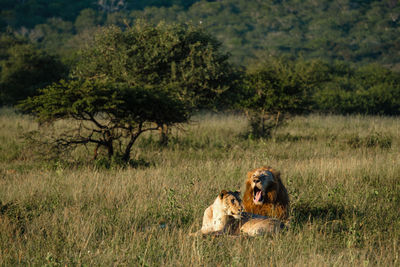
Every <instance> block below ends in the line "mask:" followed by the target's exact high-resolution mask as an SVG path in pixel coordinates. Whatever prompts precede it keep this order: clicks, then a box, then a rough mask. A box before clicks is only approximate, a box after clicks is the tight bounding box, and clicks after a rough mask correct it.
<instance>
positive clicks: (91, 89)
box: [19, 24, 231, 162]
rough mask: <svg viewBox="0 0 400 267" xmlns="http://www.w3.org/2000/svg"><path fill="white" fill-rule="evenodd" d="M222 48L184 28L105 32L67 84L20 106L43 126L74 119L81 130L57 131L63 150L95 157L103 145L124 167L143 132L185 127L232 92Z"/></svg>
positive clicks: (144, 26)
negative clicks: (81, 149)
mask: <svg viewBox="0 0 400 267" xmlns="http://www.w3.org/2000/svg"><path fill="white" fill-rule="evenodd" d="M219 46H220V44H219V43H218V42H217V41H215V40H214V39H213V38H212V37H210V36H209V35H208V34H206V33H204V32H203V31H202V30H201V29H198V28H193V27H190V26H185V25H169V26H166V25H163V24H160V25H159V26H157V27H153V26H150V25H147V24H137V25H136V26H135V27H132V28H127V29H126V30H125V31H123V30H121V29H119V28H117V27H108V28H104V29H101V30H100V31H99V32H98V33H97V34H96V37H95V38H94V41H93V43H91V44H90V45H89V46H88V47H87V48H86V49H84V50H83V51H82V53H81V57H80V60H79V64H78V65H77V66H76V68H75V69H74V71H73V72H72V75H71V78H70V79H69V80H67V81H63V80H62V81H60V82H59V83H55V84H53V85H51V86H48V87H46V88H45V89H42V90H40V94H39V95H37V96H33V97H30V98H28V99H27V100H24V101H22V102H21V104H20V105H19V107H20V108H21V109H22V110H23V111H25V112H31V113H34V114H36V115H37V116H38V118H39V121H40V122H48V123H52V122H54V121H57V120H59V119H72V120H74V121H76V125H75V128H73V129H67V130H66V131H65V132H63V133H59V134H58V137H57V138H56V140H55V142H56V144H57V145H60V146H66V147H69V146H72V145H82V144H84V145H85V144H88V143H94V144H95V145H96V148H95V152H94V156H95V157H96V155H97V150H98V148H101V147H104V148H106V149H107V151H108V157H109V158H111V157H113V156H121V158H122V160H124V161H125V162H126V161H129V159H130V152H131V149H132V146H133V144H134V142H135V141H136V139H137V138H138V137H139V136H140V135H141V134H142V133H143V132H145V131H150V130H155V129H159V128H160V127H162V126H164V125H166V126H169V125H173V124H176V123H182V122H186V121H187V120H188V118H189V117H190V115H191V114H192V112H193V111H194V110H196V109H197V108H199V107H202V106H204V105H205V104H206V103H207V102H209V101H212V100H213V99H214V98H216V96H218V94H220V93H221V92H224V91H225V90H227V89H228V88H229V82H230V80H229V79H228V78H229V76H230V75H231V67H230V65H229V64H228V62H227V59H228V56H227V55H225V54H223V53H221V52H219V50H218V49H219ZM116 148H118V149H119V150H118V151H117V150H116Z"/></svg>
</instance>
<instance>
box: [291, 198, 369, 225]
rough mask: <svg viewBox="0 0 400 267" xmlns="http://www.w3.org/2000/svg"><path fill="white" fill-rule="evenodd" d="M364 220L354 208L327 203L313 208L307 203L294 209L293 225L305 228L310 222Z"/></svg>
mask: <svg viewBox="0 0 400 267" xmlns="http://www.w3.org/2000/svg"><path fill="white" fill-rule="evenodd" d="M353 217H357V218H360V219H361V218H363V217H364V214H363V213H362V212H360V211H358V210H355V209H354V208H346V207H344V206H343V205H340V204H332V203H326V204H321V205H319V206H311V205H310V204H307V203H302V204H300V205H296V206H295V207H293V209H292V221H291V222H292V224H293V225H295V226H303V225H304V224H306V223H309V222H316V221H320V222H324V223H326V222H330V221H345V220H346V219H349V218H353Z"/></svg>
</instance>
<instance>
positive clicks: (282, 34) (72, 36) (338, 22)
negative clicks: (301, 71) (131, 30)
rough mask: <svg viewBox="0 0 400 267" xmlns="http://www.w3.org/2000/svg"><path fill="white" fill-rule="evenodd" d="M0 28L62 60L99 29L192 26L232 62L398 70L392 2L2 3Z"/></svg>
mask: <svg viewBox="0 0 400 267" xmlns="http://www.w3.org/2000/svg"><path fill="white" fill-rule="evenodd" d="M0 7H1V27H2V29H3V30H5V29H6V27H7V26H8V27H11V29H12V30H13V31H15V32H17V33H18V34H20V35H23V36H26V37H27V38H29V39H30V40H31V41H32V42H34V43H37V44H39V46H41V47H43V48H45V49H47V50H49V51H50V52H53V53H56V52H57V53H61V54H63V53H64V55H63V56H67V55H68V53H70V51H71V50H74V49H76V48H77V47H79V42H81V41H82V40H84V39H85V38H88V35H89V36H90V34H88V32H90V31H91V29H92V28H93V27H95V26H97V25H108V24H117V25H121V26H124V25H126V24H130V23H134V21H136V20H137V19H144V20H147V21H150V22H152V23H158V22H160V21H163V20H164V21H167V22H191V23H193V24H195V25H201V26H202V27H204V28H206V29H207V30H208V31H209V32H210V33H211V34H213V35H215V36H216V37H217V38H218V39H219V40H220V41H222V42H223V44H224V46H225V48H226V50H227V51H229V52H230V53H231V54H232V55H233V57H232V59H233V60H234V61H236V62H240V63H245V62H247V61H248V60H252V59H254V58H257V57H258V56H262V55H266V54H268V55H282V54H288V55H292V56H295V57H302V58H305V59H308V58H322V59H326V60H330V61H334V60H343V61H347V62H353V63H363V64H364V63H370V62H376V63H379V64H381V65H384V66H387V67H390V68H392V69H395V70H398V71H399V70H400V27H399V26H400V4H399V3H398V1H397V0H385V1H377V0H340V1H328V0H318V1H315V0H304V1H299V0H274V1H259V0H220V1H195V0H191V1H184V0H175V1H174V0H171V1H162V0H158V1H157V0H153V1H146V0H142V1H138V0H136V1H134V0H98V1H93V0H90V1H89V0H83V1H78V0H72V1H61V0H53V1H45V0H28V1H23V0H20V1H15V0H0Z"/></svg>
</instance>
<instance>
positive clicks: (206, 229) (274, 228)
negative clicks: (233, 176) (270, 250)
mask: <svg viewBox="0 0 400 267" xmlns="http://www.w3.org/2000/svg"><path fill="white" fill-rule="evenodd" d="M239 194H240V192H238V191H236V192H228V191H226V190H222V191H221V193H220V194H219V196H218V197H217V198H216V199H215V201H214V203H213V204H212V205H210V206H209V207H208V208H207V209H206V210H205V212H204V216H203V225H202V227H201V230H200V231H199V232H197V233H194V234H192V235H196V234H203V235H220V234H224V233H225V234H231V235H238V234H240V233H242V234H244V235H249V236H256V235H261V234H266V233H277V232H279V231H280V230H281V229H282V228H283V227H284V225H283V223H281V222H280V221H279V220H277V219H274V218H268V217H265V216H260V215H257V214H250V213H245V212H244V213H242V201H241V199H240V196H239Z"/></svg>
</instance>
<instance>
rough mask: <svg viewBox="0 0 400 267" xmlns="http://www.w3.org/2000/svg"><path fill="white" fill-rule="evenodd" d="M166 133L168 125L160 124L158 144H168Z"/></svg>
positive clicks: (167, 132)
mask: <svg viewBox="0 0 400 267" xmlns="http://www.w3.org/2000/svg"><path fill="white" fill-rule="evenodd" d="M168 134H169V128H168V125H166V124H162V125H161V126H160V145H162V146H166V145H168Z"/></svg>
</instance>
